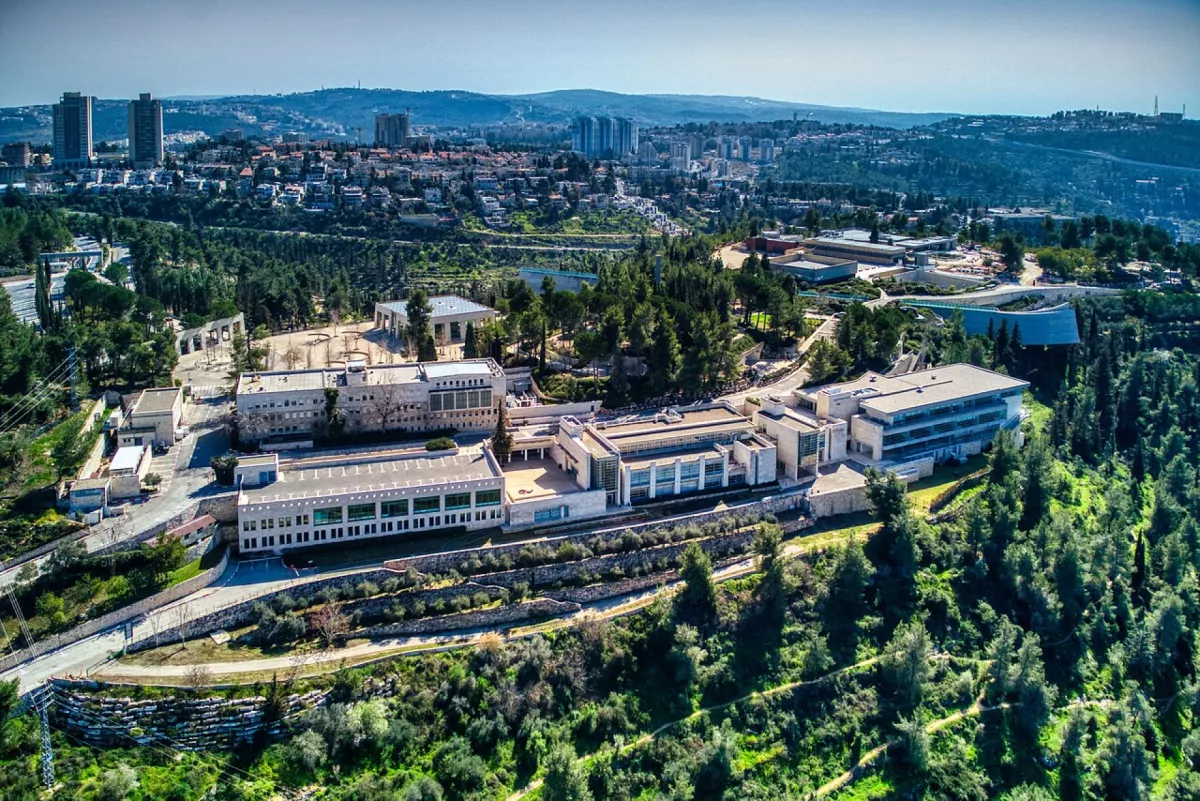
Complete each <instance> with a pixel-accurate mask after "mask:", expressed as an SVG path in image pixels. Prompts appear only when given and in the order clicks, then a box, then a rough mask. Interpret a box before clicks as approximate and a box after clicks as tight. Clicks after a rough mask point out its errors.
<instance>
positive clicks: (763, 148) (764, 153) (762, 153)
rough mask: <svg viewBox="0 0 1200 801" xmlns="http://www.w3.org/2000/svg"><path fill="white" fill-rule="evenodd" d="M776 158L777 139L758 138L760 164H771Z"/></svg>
mask: <svg viewBox="0 0 1200 801" xmlns="http://www.w3.org/2000/svg"><path fill="white" fill-rule="evenodd" d="M774 160H775V140H774V139H759V140H758V161H759V163H760V164H770V163H771V162H772V161H774Z"/></svg>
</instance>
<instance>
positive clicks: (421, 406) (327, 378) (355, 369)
mask: <svg viewBox="0 0 1200 801" xmlns="http://www.w3.org/2000/svg"><path fill="white" fill-rule="evenodd" d="M504 394H505V377H504V371H503V370H502V369H500V365H498V364H496V362H495V361H494V360H492V359H469V360H466V361H459V362H424V363H413V364H386V365H371V366H368V365H366V364H365V363H364V362H357V361H351V362H348V363H347V365H346V367H345V368H322V369H315V370H290V371H277V372H258V373H243V374H242V376H241V377H240V378H239V379H238V384H237V415H238V435H239V437H240V438H241V440H242V441H243V442H250V443H260V444H264V445H283V446H287V445H291V446H292V447H300V446H302V445H303V444H305V443H308V444H311V442H312V440H313V439H314V438H317V437H320V436H323V435H324V434H325V433H326V432H327V431H328V428H329V422H330V420H329V403H330V400H331V398H332V399H333V404H334V407H333V408H334V410H335V412H336V413H338V414H340V415H341V418H342V422H343V424H344V430H345V432H346V433H348V434H355V433H360V432H372V431H412V432H422V431H442V430H445V429H457V430H459V431H481V430H482V431H487V430H491V429H492V428H493V427H495V425H496V415H497V410H496V409H497V404H498V403H500V402H502V401H503V399H504Z"/></svg>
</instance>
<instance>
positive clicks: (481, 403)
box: [429, 389, 492, 412]
mask: <svg viewBox="0 0 1200 801" xmlns="http://www.w3.org/2000/svg"><path fill="white" fill-rule="evenodd" d="M491 407H492V391H491V390H490V389H459V390H452V391H449V392H430V393H429V411H431V412H453V411H457V410H459V409H490V408H491Z"/></svg>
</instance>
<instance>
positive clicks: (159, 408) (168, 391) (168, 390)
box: [133, 387, 183, 414]
mask: <svg viewBox="0 0 1200 801" xmlns="http://www.w3.org/2000/svg"><path fill="white" fill-rule="evenodd" d="M181 392H183V388H182V387H161V388H158V389H144V390H142V394H141V395H140V396H139V397H138V401H137V405H135V406H134V407H133V411H134V414H138V413H142V414H156V413H158V412H167V411H170V410H171V407H172V406H174V405H175V399H176V398H178V397H179V393H181Z"/></svg>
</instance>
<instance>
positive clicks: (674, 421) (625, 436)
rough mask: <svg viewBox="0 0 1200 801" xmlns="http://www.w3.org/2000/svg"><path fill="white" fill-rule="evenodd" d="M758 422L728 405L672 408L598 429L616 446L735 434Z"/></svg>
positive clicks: (597, 428) (748, 428)
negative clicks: (753, 421) (694, 435)
mask: <svg viewBox="0 0 1200 801" xmlns="http://www.w3.org/2000/svg"><path fill="white" fill-rule="evenodd" d="M753 428H754V424H753V423H752V422H750V421H749V420H748V419H746V418H745V417H743V416H742V415H740V414H738V413H737V412H735V411H733V409H730V408H729V407H726V406H710V407H707V408H703V409H694V410H689V409H671V410H667V411H663V412H657V413H655V414H652V415H644V416H641V417H639V418H638V419H635V420H628V421H623V422H615V423H606V424H605V425H604V427H603V428H601V427H600V426H596V430H597V431H598V432H599V433H600V434H601V435H602V436H603V437H604V438H605V439H607V440H608V441H609V442H611V443H612V444H613V445H616V446H617V447H618V448H620V447H621V446H622V445H625V444H639V443H643V442H653V441H655V440H660V439H664V438H668V437H678V436H686V435H687V434H691V433H700V432H718V433H726V432H728V433H734V432H737V431H750V430H753Z"/></svg>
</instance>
